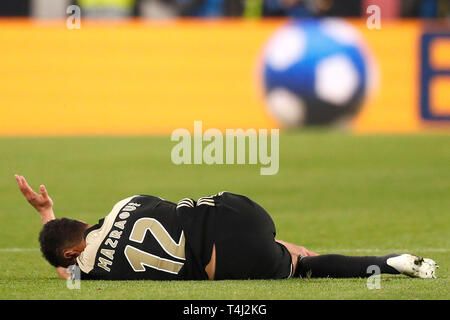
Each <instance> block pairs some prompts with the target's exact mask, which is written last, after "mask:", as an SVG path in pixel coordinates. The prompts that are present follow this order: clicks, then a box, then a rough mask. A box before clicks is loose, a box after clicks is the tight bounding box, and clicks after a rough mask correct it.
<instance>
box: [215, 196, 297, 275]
mask: <svg viewBox="0 0 450 320" xmlns="http://www.w3.org/2000/svg"><path fill="white" fill-rule="evenodd" d="M216 201H217V208H218V210H217V211H216V212H215V224H216V225H215V232H214V244H215V249H216V268H215V277H214V278H215V280H225V279H283V278H288V277H290V276H292V274H293V267H292V265H293V263H292V262H293V261H292V259H291V254H290V253H289V251H288V250H287V248H286V247H285V246H284V245H282V244H280V243H279V242H276V241H275V234H276V231H275V225H274V223H273V220H272V219H271V217H270V216H269V214H268V213H267V212H266V211H265V210H264V209H263V208H262V207H261V206H259V205H258V204H257V203H255V202H253V201H251V200H250V199H248V198H247V197H244V196H241V195H236V194H232V193H228V192H227V193H223V194H222V196H221V197H220V198H218V199H217V200H216Z"/></svg>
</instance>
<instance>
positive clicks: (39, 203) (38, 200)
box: [15, 174, 53, 217]
mask: <svg viewBox="0 0 450 320" xmlns="http://www.w3.org/2000/svg"><path fill="white" fill-rule="evenodd" d="M15 177H16V181H17V184H18V185H19V189H20V191H21V192H22V194H23V195H24V197H25V199H27V201H28V202H29V203H30V204H31V205H32V206H33V207H34V208H35V209H36V210H37V211H38V212H39V213H40V214H41V217H42V214H50V213H51V214H52V215H53V200H52V199H51V198H50V197H49V195H48V192H47V189H46V188H45V186H44V185H41V186H40V187H39V190H40V192H41V194H38V193H36V192H35V191H34V190H33V189H32V188H31V187H30V186H29V185H28V183H27V180H26V179H25V178H24V177H23V176H19V175H17V174H16V175H15Z"/></svg>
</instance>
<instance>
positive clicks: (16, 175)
mask: <svg viewBox="0 0 450 320" xmlns="http://www.w3.org/2000/svg"><path fill="white" fill-rule="evenodd" d="M14 178H16V181H17V185H18V186H19V188H20V186H21V185H22V182H21V181H20V177H19V175H18V174H15V175H14Z"/></svg>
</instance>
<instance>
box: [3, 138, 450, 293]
mask: <svg viewBox="0 0 450 320" xmlns="http://www.w3.org/2000/svg"><path fill="white" fill-rule="evenodd" d="M173 146H174V143H173V142H171V141H170V139H169V137H130V138H125V137H104V138H88V137H86V138H69V137H67V138H1V139H0V150H1V151H0V154H1V157H0V199H1V201H0V203H1V204H0V206H1V209H0V221H1V223H2V232H1V236H0V299H194V300H195V299H265V300H272V299H449V298H450V278H449V277H450V273H449V265H450V257H449V254H450V136H445V135H442V136H436V135H405V136H354V135H350V134H345V133H336V132H329V131H317V132H316V131H307V132H297V133H284V134H282V135H281V137H280V170H279V173H278V174H276V175H274V176H261V175H260V174H259V169H260V165H212V166H208V165H180V166H176V165H174V164H173V163H172V162H171V160H170V151H171V148H172V147H173ZM15 173H19V174H22V175H25V176H26V177H27V178H28V181H29V182H30V184H31V185H32V186H33V187H34V188H37V187H38V186H39V184H45V185H46V186H47V189H48V190H49V193H50V195H51V196H52V198H53V200H54V202H55V213H56V215H57V216H59V217H64V216H67V217H72V218H76V219H81V220H83V221H86V222H88V223H95V222H97V220H98V219H100V218H102V217H104V216H105V215H106V214H107V213H108V212H109V210H110V209H111V207H112V205H113V204H114V203H115V202H117V201H118V200H120V199H123V198H125V197H127V196H129V195H133V194H139V193H146V194H153V195H157V196H160V197H163V198H165V199H168V200H171V201H175V202H176V201H178V200H179V199H181V198H183V197H188V196H189V197H193V198H198V197H201V196H205V195H210V194H214V193H217V192H219V191H222V190H227V191H232V192H236V193H242V194H245V195H247V196H249V197H250V198H252V199H253V200H255V201H257V202H258V203H260V204H261V205H262V206H263V207H265V208H266V209H267V211H269V212H270V213H271V215H272V217H273V219H274V221H275V223H276V225H277V238H279V239H282V240H285V241H288V242H293V243H297V244H301V245H304V246H305V247H307V248H310V249H311V250H315V251H317V252H319V253H343V254H351V255H381V254H388V253H392V252H397V253H402V252H405V251H406V252H410V253H416V254H418V255H422V256H425V257H430V258H433V259H435V260H436V261H437V262H438V263H439V264H440V266H441V268H440V269H438V278H437V279H431V280H422V279H411V278H408V277H406V276H382V278H381V283H380V289H374V290H369V289H368V288H367V285H366V280H365V279H348V280H337V279H311V280H300V279H290V280H276V281H275V280H264V281H253V280H252V281H250V280H245V281H217V282H215V281H203V282H200V281H187V282H153V281H136V282H132V281H131V282H130V281H127V282H103V281H99V282H95V281H93V282H88V281H86V282H82V283H81V288H80V290H69V289H67V287H66V282H65V281H63V280H58V279H56V273H55V272H54V270H53V268H52V267H51V266H50V265H48V264H47V263H46V262H45V261H44V259H43V258H42V257H41V254H40V252H39V249H38V242H37V237H38V232H39V230H40V227H41V222H40V219H39V217H38V215H37V214H36V213H35V212H34V211H33V209H32V208H31V206H29V205H28V203H26V201H25V200H24V199H22V195H21V194H20V193H19V190H18V189H17V187H16V185H15V180H14V176H13V175H14V174H15Z"/></svg>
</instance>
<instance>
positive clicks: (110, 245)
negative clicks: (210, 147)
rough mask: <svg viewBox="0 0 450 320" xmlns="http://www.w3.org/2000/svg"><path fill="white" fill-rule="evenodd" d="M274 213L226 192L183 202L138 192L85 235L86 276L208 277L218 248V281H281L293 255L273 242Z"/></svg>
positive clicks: (83, 267)
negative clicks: (271, 216)
mask: <svg viewBox="0 0 450 320" xmlns="http://www.w3.org/2000/svg"><path fill="white" fill-rule="evenodd" d="M275 235H276V233H275V225H274V223H273V221H272V219H271V218H270V216H269V214H268V213H267V212H266V211H265V210H264V209H263V208H262V207H260V206H259V205H258V204H256V203H255V202H253V201H252V200H250V199H248V198H247V197H245V196H241V195H236V194H232V193H229V192H221V193H219V194H217V195H214V196H209V197H203V198H200V199H198V200H197V201H194V200H193V199H190V198H185V199H182V200H181V201H179V202H178V204H175V203H172V202H169V201H165V200H163V199H160V198H158V197H153V196H146V195H139V196H133V197H129V198H127V199H124V200H122V201H120V202H118V203H117V204H116V205H115V206H114V208H113V209H112V211H111V213H109V214H108V215H107V216H106V217H105V218H104V219H102V220H100V221H99V223H98V224H97V225H95V226H93V227H91V228H89V229H88V230H87V231H86V232H85V240H86V248H85V249H84V251H83V252H82V253H81V254H80V256H79V257H78V258H77V265H78V266H79V268H80V270H81V279H103V280H206V279H208V275H207V274H206V271H205V266H206V265H207V264H208V263H209V261H210V259H211V253H212V249H213V245H214V246H215V248H216V272H215V278H216V279H280V278H286V277H289V276H290V275H291V274H292V262H291V256H290V254H289V252H288V251H287V249H286V248H285V247H284V246H282V245H281V244H279V243H278V242H276V241H275Z"/></svg>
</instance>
